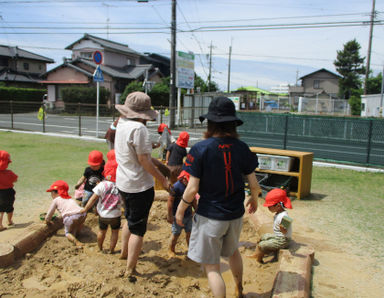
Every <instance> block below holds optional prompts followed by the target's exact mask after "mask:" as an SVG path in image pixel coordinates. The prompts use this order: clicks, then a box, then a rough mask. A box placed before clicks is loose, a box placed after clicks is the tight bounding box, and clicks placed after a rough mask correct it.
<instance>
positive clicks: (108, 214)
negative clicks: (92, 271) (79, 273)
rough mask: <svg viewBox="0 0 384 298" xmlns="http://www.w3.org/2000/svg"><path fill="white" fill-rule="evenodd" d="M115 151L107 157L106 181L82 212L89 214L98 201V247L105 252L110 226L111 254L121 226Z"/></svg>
mask: <svg viewBox="0 0 384 298" xmlns="http://www.w3.org/2000/svg"><path fill="white" fill-rule="evenodd" d="M112 151H113V152H112ZM114 151H115V150H110V151H109V152H108V155H107V157H109V160H108V161H107V163H106V164H105V167H104V172H103V174H104V177H105V180H103V181H101V182H100V183H98V184H97V186H96V187H95V188H93V192H94V193H93V195H92V196H91V198H90V199H89V201H88V203H87V205H86V206H85V207H84V208H83V209H82V212H84V213H86V212H88V210H89V209H90V208H91V207H92V206H93V205H94V203H95V202H96V201H97V200H98V203H97V213H98V214H99V232H98V234H97V245H98V246H99V250H100V251H101V252H103V243H104V239H105V235H106V234H107V229H108V225H110V226H111V229H112V233H111V242H110V246H109V248H110V251H109V252H110V253H111V254H113V253H114V252H115V247H116V243H117V239H118V238H119V229H120V224H121V199H120V195H119V190H118V189H117V187H116V184H115V182H116V169H117V162H116V159H115V152H114Z"/></svg>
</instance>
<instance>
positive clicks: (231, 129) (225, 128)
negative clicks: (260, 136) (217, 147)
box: [204, 120, 239, 139]
mask: <svg viewBox="0 0 384 298" xmlns="http://www.w3.org/2000/svg"><path fill="white" fill-rule="evenodd" d="M236 127H237V123H236V121H230V122H212V121H209V120H208V127H207V131H206V132H205V133H204V138H206V139H208V138H210V137H213V136H214V135H215V136H217V137H220V138H225V137H231V138H236V139H238V138H239V134H238V133H237V130H236Z"/></svg>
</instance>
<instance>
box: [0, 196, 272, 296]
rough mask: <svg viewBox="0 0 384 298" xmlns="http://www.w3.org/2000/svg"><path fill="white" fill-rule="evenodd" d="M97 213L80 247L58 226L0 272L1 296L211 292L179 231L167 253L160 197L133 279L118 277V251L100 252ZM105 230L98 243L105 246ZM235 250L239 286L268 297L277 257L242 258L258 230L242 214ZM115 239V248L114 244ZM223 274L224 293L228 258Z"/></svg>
mask: <svg viewBox="0 0 384 298" xmlns="http://www.w3.org/2000/svg"><path fill="white" fill-rule="evenodd" d="M97 229H98V226H97V217H96V216H95V215H93V214H89V216H88V218H87V221H86V228H85V230H84V231H83V232H82V234H81V235H80V237H79V239H80V240H81V241H82V242H84V243H85V247H84V248H83V249H79V248H76V247H74V246H72V245H71V244H70V243H69V242H68V240H67V239H66V238H65V236H64V231H63V230H62V229H61V230H59V231H58V232H57V234H56V235H54V236H52V237H51V238H49V239H48V240H47V241H46V242H45V243H44V244H43V245H42V247H41V248H40V249H38V250H37V251H36V252H34V253H32V254H28V255H27V256H26V257H25V258H24V259H22V260H18V261H16V263H15V264H14V265H12V266H11V267H8V268H6V269H1V271H0V296H1V297H20V296H25V297H41V296H49V297H68V296H69V297H85V296H98V297H107V296H110V297H129V296H142V297H143V296H146V297H148V296H160V297H173V296H177V297H186V296H192V297H196V296H199V297H209V296H211V292H210V290H209V287H208V283H207V279H206V277H205V274H204V273H203V271H202V268H201V266H200V265H199V264H196V263H194V262H193V261H191V260H189V259H188V258H187V257H186V252H187V246H186V244H185V238H184V234H182V236H181V237H180V239H179V242H178V246H177V248H176V249H177V257H176V258H172V259H169V258H168V257H167V245H168V239H169V237H170V232H171V226H170V224H168V223H167V221H166V202H163V201H155V202H154V205H153V207H152V209H151V213H150V219H149V226H148V232H147V234H146V236H145V241H144V246H143V249H142V253H141V255H140V259H139V262H138V266H137V270H138V271H139V272H140V274H141V275H140V276H139V278H138V280H137V282H136V283H130V282H128V280H127V279H126V278H124V277H123V274H122V273H123V271H124V268H125V265H126V261H125V260H120V259H119V254H118V253H117V254H114V255H110V254H104V253H101V252H99V251H98V248H97V244H96V233H97ZM109 235H110V234H109V231H108V234H107V237H106V240H105V243H104V247H105V248H107V247H109ZM240 240H241V246H240V252H241V254H242V255H243V261H244V289H245V293H247V294H248V297H269V296H270V293H271V289H272V286H273V280H274V277H275V274H276V270H277V265H278V263H277V262H273V263H268V264H265V265H262V266H261V265H258V264H257V263H256V262H255V261H254V260H252V259H248V258H245V257H244V255H245V254H250V253H252V251H253V249H254V246H255V243H256V241H257V240H258V235H257V234H256V233H255V231H254V228H253V227H252V226H251V224H250V223H249V221H248V219H246V218H245V219H244V227H243V231H242V234H241V239H240ZM119 244H120V243H118V247H117V249H118V250H119V249H120V246H119ZM221 267H222V271H223V277H224V279H225V281H226V284H227V293H228V296H232V295H233V293H234V283H233V280H232V275H231V272H230V270H229V266H228V263H227V262H226V260H224V259H222V266H221Z"/></svg>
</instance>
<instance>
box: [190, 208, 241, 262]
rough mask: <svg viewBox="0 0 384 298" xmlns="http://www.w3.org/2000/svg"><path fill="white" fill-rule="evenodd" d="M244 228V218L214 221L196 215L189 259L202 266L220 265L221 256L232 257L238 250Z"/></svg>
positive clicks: (193, 221) (193, 222)
mask: <svg viewBox="0 0 384 298" xmlns="http://www.w3.org/2000/svg"><path fill="white" fill-rule="evenodd" d="M242 226H243V218H242V217H240V218H238V219H233V220H214V219H209V218H207V217H204V216H201V215H198V214H195V216H194V217H193V220H192V233H191V239H190V241H189V250H188V257H189V258H190V259H191V260H194V261H195V262H198V263H202V264H220V256H221V257H230V256H232V255H233V254H234V253H235V251H236V249H237V248H238V245H239V237H240V232H241V228H242Z"/></svg>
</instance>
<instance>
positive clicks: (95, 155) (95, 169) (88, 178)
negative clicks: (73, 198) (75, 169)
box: [75, 150, 104, 207]
mask: <svg viewBox="0 0 384 298" xmlns="http://www.w3.org/2000/svg"><path fill="white" fill-rule="evenodd" d="M88 164H89V167H86V168H85V170H84V174H83V176H82V177H81V178H80V179H79V181H77V183H76V185H75V189H78V188H79V187H80V186H81V185H82V184H83V183H84V195H83V199H82V201H81V206H83V207H84V206H85V205H86V204H87V202H88V200H89V198H90V197H91V196H92V195H93V191H92V189H93V188H94V187H95V186H96V184H97V183H99V182H100V181H102V180H103V179H104V176H103V171H104V159H103V153H102V152H100V151H97V150H93V151H91V152H90V153H89V155H88Z"/></svg>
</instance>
